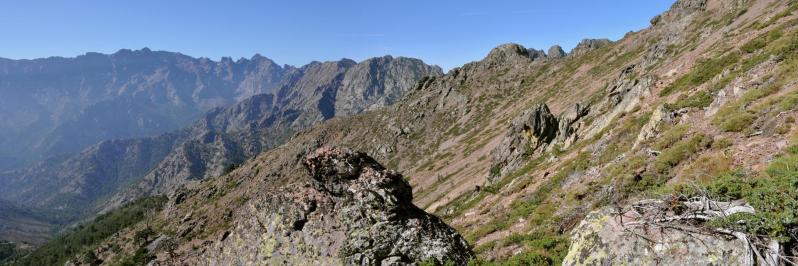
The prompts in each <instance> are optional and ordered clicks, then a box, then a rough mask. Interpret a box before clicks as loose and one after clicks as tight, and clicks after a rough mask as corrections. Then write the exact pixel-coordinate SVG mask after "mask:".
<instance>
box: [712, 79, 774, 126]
mask: <svg viewBox="0 0 798 266" xmlns="http://www.w3.org/2000/svg"><path fill="white" fill-rule="evenodd" d="M780 86H781V85H780V84H778V83H777V84H773V85H770V86H768V87H766V88H763V89H751V90H749V91H747V92H745V93H744V94H743V95H742V96H740V98H739V99H737V100H735V101H733V102H730V103H727V104H726V105H724V106H723V107H721V108H720V110H718V113H717V114H715V117H714V118H713V119H712V123H713V124H715V125H716V126H718V127H719V128H720V129H721V130H723V131H727V132H740V131H743V130H744V129H747V128H748V127H749V126H750V125H751V123H753V122H754V120H755V119H756V114H755V113H754V112H752V111H750V110H748V109H747V108H746V106H748V105H749V104H750V103H752V102H754V101H756V100H759V99H761V98H763V97H766V96H768V95H771V94H773V93H775V92H777V91H778V90H779V89H780Z"/></svg>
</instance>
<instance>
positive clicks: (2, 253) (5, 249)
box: [0, 241, 16, 264]
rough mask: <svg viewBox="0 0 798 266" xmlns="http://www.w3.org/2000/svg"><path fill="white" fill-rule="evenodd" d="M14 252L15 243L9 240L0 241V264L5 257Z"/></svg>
mask: <svg viewBox="0 0 798 266" xmlns="http://www.w3.org/2000/svg"><path fill="white" fill-rule="evenodd" d="M15 253H16V245H14V243H10V242H4V241H0V264H2V261H3V260H4V259H6V258H9V257H11V256H13V255H14V254H15Z"/></svg>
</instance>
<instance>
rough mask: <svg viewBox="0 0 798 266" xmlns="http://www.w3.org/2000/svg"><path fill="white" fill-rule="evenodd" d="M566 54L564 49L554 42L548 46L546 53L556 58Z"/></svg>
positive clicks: (549, 56)
mask: <svg viewBox="0 0 798 266" xmlns="http://www.w3.org/2000/svg"><path fill="white" fill-rule="evenodd" d="M567 55H568V54H567V53H566V52H565V50H563V49H562V47H561V46H560V45H557V44H555V45H552V46H551V47H549V52H548V54H547V57H548V58H554V59H557V58H563V57H565V56H567Z"/></svg>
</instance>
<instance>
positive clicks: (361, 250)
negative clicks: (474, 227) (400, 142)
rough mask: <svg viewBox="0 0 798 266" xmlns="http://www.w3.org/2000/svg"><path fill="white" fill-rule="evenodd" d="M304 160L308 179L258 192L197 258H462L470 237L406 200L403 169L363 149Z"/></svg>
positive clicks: (233, 261) (316, 261) (358, 261)
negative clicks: (390, 167) (230, 226)
mask: <svg viewBox="0 0 798 266" xmlns="http://www.w3.org/2000/svg"><path fill="white" fill-rule="evenodd" d="M303 165H304V166H305V168H306V169H307V170H308V181H309V182H308V183H307V184H306V185H304V186H303V185H300V186H286V187H280V188H276V189H275V190H274V191H264V192H263V196H262V197H258V198H257V199H253V200H251V201H250V202H248V203H246V204H245V208H246V210H242V211H240V212H239V213H237V214H236V215H237V216H238V217H235V219H236V220H237V221H239V222H237V223H236V224H235V227H234V228H233V229H232V230H230V231H229V233H226V234H224V235H223V239H222V241H219V242H217V243H214V244H213V246H212V247H210V248H208V249H207V251H205V253H204V254H202V258H201V259H200V260H199V261H196V262H192V263H197V264H206V265H207V264H210V265H253V264H259V265H260V264H263V265H341V264H344V265H408V264H413V263H421V262H435V263H437V264H444V263H454V264H456V265H465V264H467V263H468V261H469V260H470V259H471V258H472V257H473V252H472V251H471V249H470V247H469V245H468V243H467V242H466V241H465V239H464V238H463V237H461V236H460V235H459V234H458V233H457V231H455V230H454V229H452V228H451V227H449V226H448V225H446V224H445V223H444V222H443V221H442V220H440V219H439V218H437V217H435V216H432V215H430V214H427V213H426V212H424V211H423V210H421V209H419V208H418V207H416V206H415V205H413V203H412V189H411V187H410V185H409V184H408V183H407V182H406V181H405V180H404V178H403V177H402V175H400V174H398V173H396V172H393V171H389V170H386V169H385V168H384V167H383V166H382V165H380V164H379V163H377V162H376V161H375V160H374V159H373V158H371V157H369V156H367V155H366V154H364V153H360V152H354V151H350V150H345V149H327V148H323V149H320V150H317V151H315V152H312V153H311V154H310V155H308V156H307V157H306V158H305V160H304V162H303Z"/></svg>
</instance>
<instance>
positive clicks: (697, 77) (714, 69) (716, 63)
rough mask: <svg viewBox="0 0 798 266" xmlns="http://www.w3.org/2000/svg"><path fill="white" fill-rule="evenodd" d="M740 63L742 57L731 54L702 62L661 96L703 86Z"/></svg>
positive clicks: (667, 88)
mask: <svg viewBox="0 0 798 266" xmlns="http://www.w3.org/2000/svg"><path fill="white" fill-rule="evenodd" d="M738 61H740V55H738V54H737V53H730V54H728V55H726V56H723V57H720V58H717V59H704V60H700V61H698V62H697V63H696V64H695V65H694V66H693V68H692V70H691V71H690V72H688V73H687V74H685V75H684V76H682V77H680V78H678V79H677V80H676V81H674V82H673V83H671V84H670V85H669V86H668V87H665V89H663V90H662V91H661V92H660V96H668V95H670V94H671V93H674V92H678V91H682V90H685V89H688V88H689V87H694V86H698V85H701V84H703V83H704V82H707V81H709V80H710V79H712V78H713V77H715V76H717V75H718V74H720V73H721V72H723V70H724V69H726V68H728V67H730V66H732V65H734V64H736V63H737V62H738Z"/></svg>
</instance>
